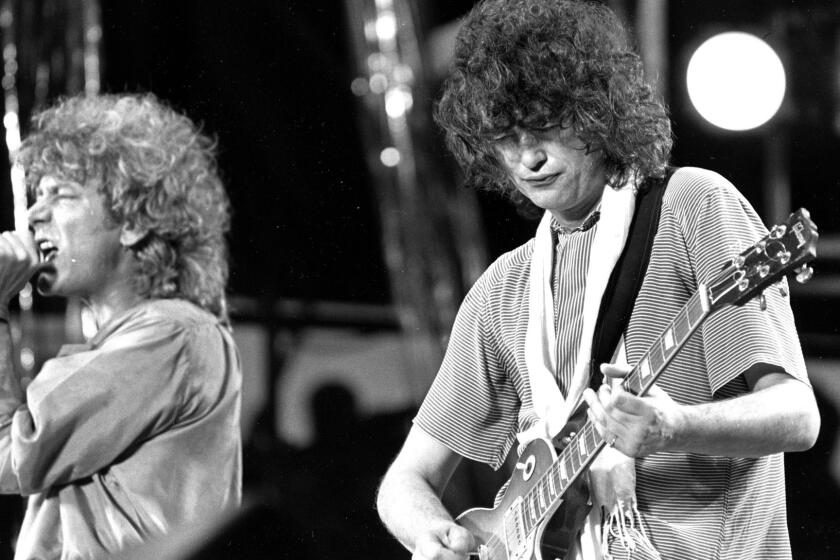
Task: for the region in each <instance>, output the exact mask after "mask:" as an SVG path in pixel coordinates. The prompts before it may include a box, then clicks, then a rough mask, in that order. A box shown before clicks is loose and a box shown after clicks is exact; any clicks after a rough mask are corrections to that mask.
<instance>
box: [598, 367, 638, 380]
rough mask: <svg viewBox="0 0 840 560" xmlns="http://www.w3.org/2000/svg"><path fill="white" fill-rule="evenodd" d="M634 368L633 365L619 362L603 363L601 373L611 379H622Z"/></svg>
mask: <svg viewBox="0 0 840 560" xmlns="http://www.w3.org/2000/svg"><path fill="white" fill-rule="evenodd" d="M632 370H633V368H632V367H631V366H628V365H619V364H606V363H605V364H601V373H603V374H604V375H606V376H607V377H609V378H610V379H621V378H623V377H626V376H627V374H628V373H630V372H631V371H632Z"/></svg>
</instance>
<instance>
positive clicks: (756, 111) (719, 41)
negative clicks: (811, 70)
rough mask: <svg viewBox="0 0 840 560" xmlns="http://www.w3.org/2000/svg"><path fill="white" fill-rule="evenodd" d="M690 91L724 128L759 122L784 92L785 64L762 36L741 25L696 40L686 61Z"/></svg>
mask: <svg viewBox="0 0 840 560" xmlns="http://www.w3.org/2000/svg"><path fill="white" fill-rule="evenodd" d="M686 74H687V79H686V81H687V86H688V95H689V98H690V99H691V102H692V104H693V105H694V107H695V109H697V112H698V113H700V115H701V116H702V117H703V118H704V119H706V120H707V121H709V122H710V123H712V124H713V125H715V126H718V127H720V128H724V129H726V130H749V129H751V128H756V127H758V126H761V125H762V124H764V123H765V122H767V121H768V120H770V118H772V117H773V115H775V114H776V111H777V110H778V109H779V106H780V105H781V104H782V99H783V98H784V95H785V70H784V67H783V66H782V61H781V60H780V59H779V56H778V55H777V54H776V52H775V51H774V50H773V49H772V48H771V47H770V45H768V44H767V43H765V42H764V41H762V40H761V39H759V38H758V37H756V36H755V35H750V34H749V33H743V32H739V31H732V32H727V33H721V34H719V35H715V36H714V37H712V38H710V39H708V40H707V41H705V42H704V43H703V44H702V45H700V46H699V47H698V48H697V50H696V51H695V52H694V54H693V55H692V56H691V60H690V61H689V63H688V70H687V73H686Z"/></svg>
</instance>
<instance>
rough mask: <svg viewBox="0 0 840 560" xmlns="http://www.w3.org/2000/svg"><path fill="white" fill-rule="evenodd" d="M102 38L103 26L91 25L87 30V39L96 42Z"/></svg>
mask: <svg viewBox="0 0 840 560" xmlns="http://www.w3.org/2000/svg"><path fill="white" fill-rule="evenodd" d="M101 38H102V28H101V27H99V26H98V25H91V26H90V28H89V29H88V30H87V40H88V41H90V42H91V43H95V42H97V41H99V40H100V39H101Z"/></svg>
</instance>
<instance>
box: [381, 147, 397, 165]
mask: <svg viewBox="0 0 840 560" xmlns="http://www.w3.org/2000/svg"><path fill="white" fill-rule="evenodd" d="M379 161H381V162H382V165H384V166H386V167H396V166H397V165H398V164H399V163H400V151H399V150H398V149H396V148H394V147H388V148H385V149H384V150H382V152H381V153H380V154H379Z"/></svg>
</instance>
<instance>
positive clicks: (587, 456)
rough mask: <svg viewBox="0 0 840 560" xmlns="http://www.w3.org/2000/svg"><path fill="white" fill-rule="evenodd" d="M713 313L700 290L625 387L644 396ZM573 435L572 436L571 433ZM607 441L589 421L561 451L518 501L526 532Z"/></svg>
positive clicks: (636, 366) (703, 288)
mask: <svg viewBox="0 0 840 560" xmlns="http://www.w3.org/2000/svg"><path fill="white" fill-rule="evenodd" d="M710 313H711V311H710V310H709V303H708V295H707V291H706V288H705V287H704V286H702V285H701V286H700V289H699V290H698V291H697V292H696V293H695V294H694V295H693V296H692V297H691V298H690V299H689V300H688V302H687V303H686V304H685V305H684V306H683V307H682V309H680V311H679V313H677V315H676V317H675V318H674V319H673V320H672V321H671V323H670V325H668V327H667V328H666V329H665V331H664V332H663V333H662V334H661V335H660V336H659V337H658V338H657V339H656V341H655V342H654V343H653V344H651V346H650V348H649V349H648V351H647V352H646V353H645V355H644V356H643V357H642V359H641V360H639V362H638V363H637V364H636V365H635V366H634V367H633V369H632V370H631V371H630V373H628V374H627V376H626V377H625V378H624V380H623V381H622V387H623V388H624V389H626V390H627V391H629V392H631V393H633V394H635V395H639V396H641V395H644V394H645V393H647V391H648V390H649V389H650V387H651V385H653V383H654V382H655V381H656V379H657V378H658V377H659V375H660V374H661V373H662V371H663V370H664V369H665V367H666V366H667V365H668V363H669V362H670V361H671V359H672V358H673V357H674V356H675V355H676V354H677V351H678V350H679V349H680V348H682V346H683V345H684V344H685V343H686V341H687V340H688V339H689V337H690V336H691V334H692V333H693V332H694V331H695V330H697V328H698V327H699V326H700V324H701V323H702V322H703V320H705V318H706V317H707V316H708V315H709V314H710ZM570 435H571V434H570ZM605 445H606V442H605V441H604V438H603V437H601V435H600V434H599V433H598V431H597V429H596V428H595V425H594V424H593V423H592V422H590V421H587V422H586V423H585V424H584V425H583V427H582V428H581V430H580V431H579V432H577V433H576V434H574V435H571V439H570V441H569V443H568V444H567V445H566V447H564V448H563V450H562V451H561V452H560V454H559V456H558V457H557V460H556V461H555V462H554V464H553V465H552V466H551V467H550V468H549V469H547V470H546V472H545V473H543V475H542V476H541V477H540V479H539V480H538V481H537V482H536V483H535V484H534V486H533V487H532V488H531V490H529V491H528V492H527V493H526V494H525V495H524V496H523V497H522V498H523V499H522V500H521V501H519V502H517V504H518V505H517V507H520V508H522V511H521V514H522V516H521V518H522V519H523V521H524V524H525V529H526V531H531V530H532V529H533V528H534V527H536V525H537V523H539V522H540V521H541V520H542V519H543V518H544V517H545V515H546V514H547V513H548V512H549V511H552V510H553V508H554V506H555V505H556V503H557V501H558V500H560V499H561V498H562V497H563V494H564V493H565V492H566V490H567V489H568V488H569V486H571V485H572V483H573V482H574V481H575V480H576V479H577V478H578V477H579V476H580V475H581V473H583V472H584V471H585V470H586V468H587V467H589V465H590V464H591V463H592V461H594V460H595V457H596V456H597V455H598V453H599V452H600V451H601V450H602V449H603V448H604V446H605Z"/></svg>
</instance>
